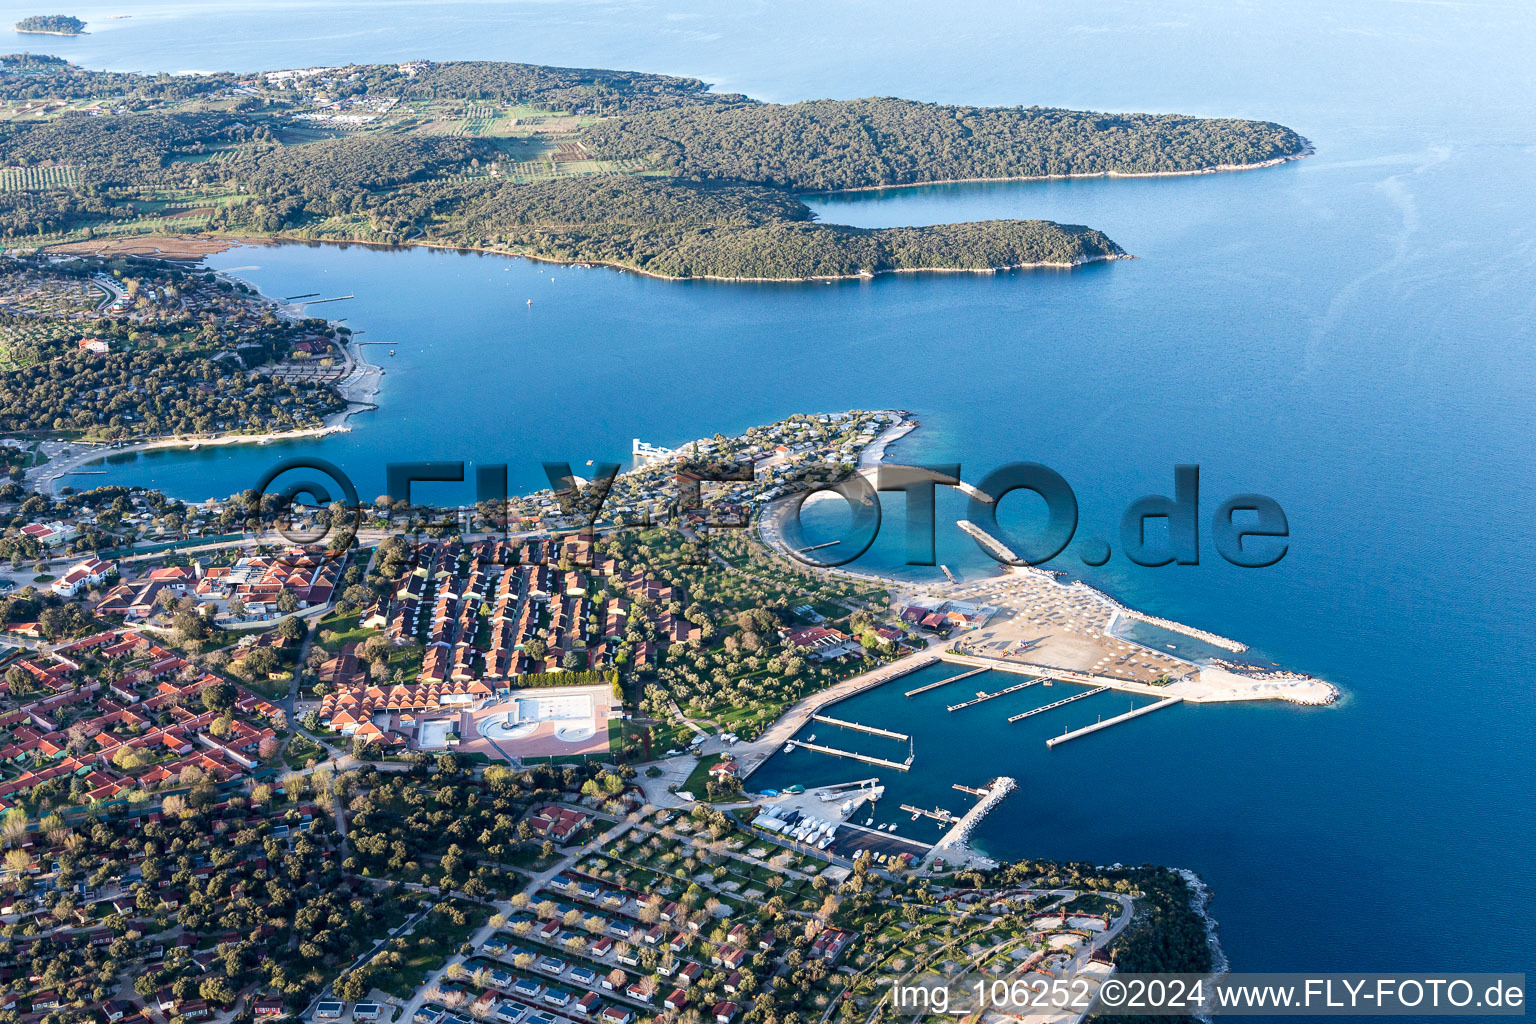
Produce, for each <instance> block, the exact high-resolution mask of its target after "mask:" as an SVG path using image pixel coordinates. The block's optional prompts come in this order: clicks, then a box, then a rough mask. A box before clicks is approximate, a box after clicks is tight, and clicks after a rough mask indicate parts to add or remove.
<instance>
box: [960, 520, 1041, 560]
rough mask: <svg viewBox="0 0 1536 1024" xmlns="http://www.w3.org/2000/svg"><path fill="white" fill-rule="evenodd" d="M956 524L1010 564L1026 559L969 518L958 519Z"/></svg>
mask: <svg viewBox="0 0 1536 1024" xmlns="http://www.w3.org/2000/svg"><path fill="white" fill-rule="evenodd" d="M955 525H956V526H958V527H960V529H962V530H964V531H965V532H966V533H968V534H970V535H971V536H972V537H974V538H975V539H976V542H977V543H978V544H980V545H981V546H982V547H984V548H986V549H987V550H988V551H990V552H992V553H993V554H994V555H996V556H997V557H998V558H1000V559H1002V560H1003V561H1004V562H1006V563H1007V564H1009V565H1023V564H1024V560H1023V559H1022V558H1020V557H1019V556H1018V555H1016V554H1014V553H1013V549H1012V548H1010V547H1009V546H1008V545H1007V544H1004V543H1003V542H1002V541H1000V540H998V539H997V538H996V537H994V536H992V535H991V534H990V533H988V532H987V531H986V530H983V529H982V528H981V527H979V526H977V525H976V524H975V523H973V522H971V521H970V520H969V519H958V520H956V521H955Z"/></svg>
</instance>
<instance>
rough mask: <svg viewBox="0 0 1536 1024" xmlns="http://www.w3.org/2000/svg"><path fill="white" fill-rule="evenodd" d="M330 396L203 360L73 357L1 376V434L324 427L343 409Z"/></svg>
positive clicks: (149, 355)
mask: <svg viewBox="0 0 1536 1024" xmlns="http://www.w3.org/2000/svg"><path fill="white" fill-rule="evenodd" d="M344 404H345V403H343V402H342V400H341V399H340V398H339V397H338V396H337V395H336V394H335V392H333V391H331V390H330V389H328V388H318V387H314V386H301V385H293V384H286V383H282V382H279V381H272V380H268V379H266V378H263V377H259V376H257V375H255V374H246V373H242V372H233V373H232V372H231V371H230V368H229V367H228V366H226V365H221V364H220V363H219V362H217V361H215V360H212V359H207V358H204V357H202V356H197V355H190V354H184V353H178V352H157V351H153V350H141V351H136V352H128V353H117V352H113V353H108V354H106V355H94V354H90V353H71V354H68V355H64V356H60V357H58V358H56V359H51V360H49V361H47V362H41V363H35V364H32V365H31V366H26V367H23V368H21V369H18V370H12V371H10V372H8V373H5V374H0V432H6V433H10V432H12V431H30V430H39V431H52V430H81V431H94V432H98V433H102V434H104V435H106V436H111V437H137V436H148V437H158V436H162V435H165V434H191V433H197V434H204V433H230V432H235V431H241V430H249V429H252V428H253V427H260V428H264V429H271V430H290V429H297V428H300V427H313V426H317V425H318V424H319V423H320V422H321V421H322V420H323V419H324V417H325V416H326V415H327V414H329V413H332V412H335V411H337V410H339V409H341V408H343V407H344Z"/></svg>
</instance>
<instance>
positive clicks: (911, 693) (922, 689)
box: [902, 668, 991, 697]
mask: <svg viewBox="0 0 1536 1024" xmlns="http://www.w3.org/2000/svg"><path fill="white" fill-rule="evenodd" d="M990 671H991V669H987V668H973V669H971V670H970V671H969V672H961V673H960V674H959V675H957V676H949V677H948V678H945V679H940V680H939V681H938V682H936V683H925V684H924V685H922V686H919V687H918V688H917V689H915V690H908V691H907V692H906V693H904V694H902V696H904V697H916V696H917V695H918V694H920V693H927V692H928V691H929V690H937V689H938V688H939V687H941V686H947V685H949V684H950V683H958V682H959V681H960V680H962V679H969V678H971V676H979V675H981V673H983V672H990Z"/></svg>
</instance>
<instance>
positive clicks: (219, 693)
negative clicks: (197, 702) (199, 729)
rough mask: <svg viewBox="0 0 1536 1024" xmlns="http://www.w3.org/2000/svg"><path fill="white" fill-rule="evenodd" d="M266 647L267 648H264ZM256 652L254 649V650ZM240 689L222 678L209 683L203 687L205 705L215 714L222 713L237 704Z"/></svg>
mask: <svg viewBox="0 0 1536 1024" xmlns="http://www.w3.org/2000/svg"><path fill="white" fill-rule="evenodd" d="M264 649H265V648H264ZM252 653H253V654H254V653H255V652H254V651H253V652H252ZM237 696H239V691H238V690H236V689H235V688H234V686H233V685H232V684H230V683H226V682H224V681H223V680H220V681H219V682H217V683H209V684H208V685H207V686H205V687H203V694H202V698H203V707H205V708H207V709H208V710H209V711H212V712H214V713H215V714H222V713H224V712H227V711H229V710H230V709H231V708H233V707H234V706H235V698H236V697H237Z"/></svg>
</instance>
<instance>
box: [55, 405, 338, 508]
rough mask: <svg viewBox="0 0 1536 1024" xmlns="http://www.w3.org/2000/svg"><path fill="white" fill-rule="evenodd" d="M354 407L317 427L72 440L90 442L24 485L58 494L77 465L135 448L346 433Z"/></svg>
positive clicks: (215, 444) (266, 441) (217, 444)
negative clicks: (116, 442)
mask: <svg viewBox="0 0 1536 1024" xmlns="http://www.w3.org/2000/svg"><path fill="white" fill-rule="evenodd" d="M352 412H353V410H342V411H341V412H337V413H332V414H331V415H330V416H328V417H326V422H325V424H323V425H321V426H318V427H303V428H300V429H298V430H284V431H277V432H270V433H264V434H214V435H210V436H208V437H162V438H156V439H154V440H149V441H138V442H135V443H133V444H125V445H123V446H122V447H121V448H112V447H110V446H109V445H108V444H107V443H106V442H100V443H92V442H87V441H75V442H72V443H73V444H90V445H91V447H90V449H89V450H87V451H83V452H78V453H73V454H71V455H70V456H69V457H68V458H65V459H54V460H52V461H49V462H46V463H44V464H43V465H41V466H38V467H36V468H35V469H33V470H31V471H29V472H28V474H27V486H29V487H31V488H32V489H33V490H36V491H37V492H39V493H47V494H48V495H50V496H52V497H57V496H58V493H59V488H60V487H61V486H63V484H62V483H61V481H62V480H63V478H64V477H66V476H69V475H70V474H71V473H73V472H75V471H76V470H77V469H80V468H81V467H82V466H89V465H90V464H91V463H93V462H100V461H102V460H103V459H107V458H110V457H111V456H113V455H128V454H134V453H137V452H147V451H156V450H159V449H163V448H194V447H197V448H200V447H204V446H206V447H210V448H212V447H222V446H224V445H232V444H269V443H271V442H273V441H297V440H302V439H304V438H310V437H325V436H327V435H329V434H345V433H347V432H348V431H350V430H351V429H352V428H351V427H348V426H346V425H345V417H347V416H350V415H351V414H352Z"/></svg>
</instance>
